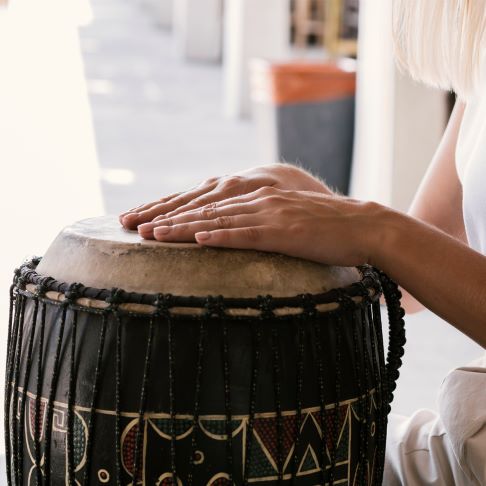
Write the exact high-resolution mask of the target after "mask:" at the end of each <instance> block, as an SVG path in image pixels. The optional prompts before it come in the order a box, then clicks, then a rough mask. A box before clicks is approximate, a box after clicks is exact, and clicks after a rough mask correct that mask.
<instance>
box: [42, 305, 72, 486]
mask: <svg viewBox="0 0 486 486" xmlns="http://www.w3.org/2000/svg"><path fill="white" fill-rule="evenodd" d="M68 304H69V301H68V300H64V301H63V302H62V306H61V323H60V326H59V333H58V335H57V342H56V351H55V355H54V367H53V371H52V381H51V387H50V390H49V398H48V400H47V414H46V431H45V444H46V446H45V455H44V476H45V482H46V484H50V481H51V446H52V444H51V437H52V416H53V412H54V407H53V405H54V399H55V397H56V391H57V382H58V378H59V365H60V357H61V348H62V341H63V336H64V327H65V324H66V314H67V310H68Z"/></svg>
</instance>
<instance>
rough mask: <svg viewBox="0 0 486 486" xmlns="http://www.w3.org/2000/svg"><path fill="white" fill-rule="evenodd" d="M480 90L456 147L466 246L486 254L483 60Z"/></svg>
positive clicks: (485, 89) (469, 105) (470, 104)
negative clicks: (467, 243) (467, 244)
mask: <svg viewBox="0 0 486 486" xmlns="http://www.w3.org/2000/svg"><path fill="white" fill-rule="evenodd" d="M483 65H484V69H483V73H482V76H481V82H480V85H479V89H478V91H477V93H476V95H475V96H473V97H472V98H471V99H469V100H468V102H467V105H466V110H465V112H464V118H463V121H462V124H461V129H460V132H459V139H458V141H457V148H456V167H457V173H458V175H459V179H460V181H461V183H462V189H463V213H464V224H465V227H466V234H467V238H468V242H469V246H470V247H471V248H473V249H474V250H476V251H478V252H480V253H482V254H483V255H486V62H485V63H484V64H483Z"/></svg>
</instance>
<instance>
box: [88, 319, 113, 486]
mask: <svg viewBox="0 0 486 486" xmlns="http://www.w3.org/2000/svg"><path fill="white" fill-rule="evenodd" d="M107 321H108V312H103V314H102V317H101V327H100V334H99V338H98V352H97V355H96V368H95V374H94V379H93V387H92V389H91V406H90V411H89V422H88V439H87V442H86V465H85V468H84V481H83V484H84V486H89V484H90V483H91V456H92V453H91V451H92V448H93V438H94V434H95V423H96V404H97V401H98V394H99V389H100V377H101V365H102V363H103V350H104V347H105V336H106V325H107ZM115 353H116V352H115Z"/></svg>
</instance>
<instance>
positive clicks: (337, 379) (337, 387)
mask: <svg viewBox="0 0 486 486" xmlns="http://www.w3.org/2000/svg"><path fill="white" fill-rule="evenodd" d="M337 294H338V302H340V303H341V304H342V301H343V299H344V296H345V295H346V294H344V291H342V290H341V289H337ZM335 313H336V317H337V319H336V320H335V321H334V330H335V333H336V359H335V370H334V393H335V397H334V400H335V401H334V414H333V421H332V448H331V469H330V471H329V486H333V485H334V479H335V472H336V454H337V441H338V425H339V412H340V410H339V408H340V407H339V401H340V397H341V329H342V326H343V319H342V312H340V311H339V309H338V310H337V311H335Z"/></svg>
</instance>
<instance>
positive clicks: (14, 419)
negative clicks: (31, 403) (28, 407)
mask: <svg viewBox="0 0 486 486" xmlns="http://www.w3.org/2000/svg"><path fill="white" fill-rule="evenodd" d="M26 301H27V298H26V297H24V296H21V298H20V313H19V331H18V337H17V350H16V352H15V362H14V372H13V374H14V379H13V387H14V389H13V403H12V422H13V423H12V431H13V436H12V442H13V447H12V449H13V451H12V455H13V463H14V483H15V484H18V480H19V476H20V475H21V474H20V465H19V452H18V445H19V444H18V440H17V439H18V433H19V424H18V421H17V412H18V405H19V384H20V383H19V381H20V360H21V357H22V343H23V335H24V319H25V304H26ZM20 420H21V419H19V421H20Z"/></svg>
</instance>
